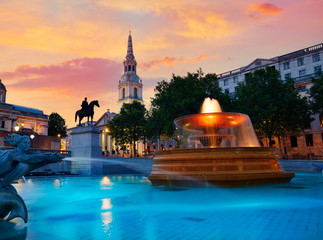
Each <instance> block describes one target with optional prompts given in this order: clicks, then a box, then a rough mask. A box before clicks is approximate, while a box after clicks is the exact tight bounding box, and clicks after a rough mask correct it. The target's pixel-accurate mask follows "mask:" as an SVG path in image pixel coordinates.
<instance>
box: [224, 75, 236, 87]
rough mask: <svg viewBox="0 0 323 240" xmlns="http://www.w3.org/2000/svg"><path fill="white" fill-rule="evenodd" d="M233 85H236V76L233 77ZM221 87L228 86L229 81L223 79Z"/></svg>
mask: <svg viewBox="0 0 323 240" xmlns="http://www.w3.org/2000/svg"><path fill="white" fill-rule="evenodd" d="M233 83H238V76H235V77H233ZM223 85H224V86H229V79H224V81H223Z"/></svg>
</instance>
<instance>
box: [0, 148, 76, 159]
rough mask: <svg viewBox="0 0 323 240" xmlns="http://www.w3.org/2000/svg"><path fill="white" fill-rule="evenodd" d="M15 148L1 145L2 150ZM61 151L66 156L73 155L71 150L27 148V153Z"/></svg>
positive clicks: (0, 149)
mask: <svg viewBox="0 0 323 240" xmlns="http://www.w3.org/2000/svg"><path fill="white" fill-rule="evenodd" d="M13 149H15V148H13V147H0V151H3V150H13ZM55 152H57V153H59V154H61V155H63V156H64V157H70V156H71V151H67V150H51V149H38V148H31V149H28V150H27V153H55Z"/></svg>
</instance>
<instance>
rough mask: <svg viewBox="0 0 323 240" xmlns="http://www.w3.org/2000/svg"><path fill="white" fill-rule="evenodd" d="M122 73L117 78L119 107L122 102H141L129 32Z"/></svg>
mask: <svg viewBox="0 0 323 240" xmlns="http://www.w3.org/2000/svg"><path fill="white" fill-rule="evenodd" d="M123 66H124V74H123V75H122V77H121V79H120V80H119V85H118V89H119V100H118V106H119V109H120V108H121V107H122V104H123V103H132V102H133V101H134V100H136V101H139V102H143V100H142V87H143V85H142V80H141V79H140V77H139V76H138V75H137V62H136V59H135V56H134V55H133V48H132V37H131V32H129V37H128V50H127V56H126V59H125V60H124V61H123Z"/></svg>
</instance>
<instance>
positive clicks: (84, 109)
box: [81, 98, 89, 116]
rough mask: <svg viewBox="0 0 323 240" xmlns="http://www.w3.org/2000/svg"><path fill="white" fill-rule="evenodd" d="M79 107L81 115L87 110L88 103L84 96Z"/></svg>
mask: <svg viewBox="0 0 323 240" xmlns="http://www.w3.org/2000/svg"><path fill="white" fill-rule="evenodd" d="M81 107H82V113H83V116H85V115H86V112H87V109H88V107H89V103H88V102H87V98H84V100H83V102H82V105H81Z"/></svg>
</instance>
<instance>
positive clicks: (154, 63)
mask: <svg viewBox="0 0 323 240" xmlns="http://www.w3.org/2000/svg"><path fill="white" fill-rule="evenodd" d="M214 57H216V55H213V56H206V55H201V56H197V57H195V58H187V59H185V58H176V57H169V56H167V57H164V58H163V59H154V60H151V61H149V62H146V63H140V64H139V67H140V69H141V70H143V71H144V70H147V69H149V68H154V67H156V66H157V65H159V64H163V65H166V66H174V65H175V64H176V63H177V62H185V63H193V62H198V61H201V60H203V59H210V58H214Z"/></svg>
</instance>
